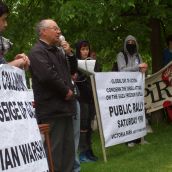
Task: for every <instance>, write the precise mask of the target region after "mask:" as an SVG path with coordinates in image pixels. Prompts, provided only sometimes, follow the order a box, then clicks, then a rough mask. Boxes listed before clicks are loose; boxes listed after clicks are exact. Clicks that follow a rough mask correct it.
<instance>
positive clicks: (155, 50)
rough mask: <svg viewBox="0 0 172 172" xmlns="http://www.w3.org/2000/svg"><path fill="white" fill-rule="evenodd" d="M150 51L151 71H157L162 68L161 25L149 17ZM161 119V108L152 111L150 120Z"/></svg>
mask: <svg viewBox="0 0 172 172" xmlns="http://www.w3.org/2000/svg"><path fill="white" fill-rule="evenodd" d="M150 28H151V35H150V37H151V53H152V73H155V72H157V71H159V70H160V69H161V68H162V45H161V42H162V41H161V26H160V20H158V19H151V20H150ZM162 119H163V110H162V109H161V110H158V111H155V112H153V113H152V122H153V123H158V122H161V121H162Z"/></svg>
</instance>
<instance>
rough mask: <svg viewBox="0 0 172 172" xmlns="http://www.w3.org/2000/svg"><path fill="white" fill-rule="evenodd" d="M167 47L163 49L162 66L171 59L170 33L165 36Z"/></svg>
mask: <svg viewBox="0 0 172 172" xmlns="http://www.w3.org/2000/svg"><path fill="white" fill-rule="evenodd" d="M166 43H167V48H165V49H164V51H163V66H166V65H167V64H168V63H169V62H170V61H172V35H169V36H168V37H167V38H166Z"/></svg>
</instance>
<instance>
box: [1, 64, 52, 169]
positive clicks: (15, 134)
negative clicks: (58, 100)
mask: <svg viewBox="0 0 172 172" xmlns="http://www.w3.org/2000/svg"><path fill="white" fill-rule="evenodd" d="M0 95H1V97H0V131H1V132H0V171H4V172H48V171H49V170H48V163H47V158H46V154H45V151H44V147H43V143H42V140H41V136H40V132H39V128H38V125H37V121H36V119H35V112H34V109H33V107H32V100H33V97H32V96H33V94H32V93H31V92H30V91H28V89H27V87H26V81H25V75H24V71H23V70H21V69H18V68H16V67H11V66H9V65H1V66H0Z"/></svg>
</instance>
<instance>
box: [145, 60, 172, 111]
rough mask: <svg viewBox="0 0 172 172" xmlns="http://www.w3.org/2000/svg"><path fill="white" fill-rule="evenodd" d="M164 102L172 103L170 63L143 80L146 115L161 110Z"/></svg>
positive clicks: (171, 71)
mask: <svg viewBox="0 0 172 172" xmlns="http://www.w3.org/2000/svg"><path fill="white" fill-rule="evenodd" d="M166 101H172V62H170V63H169V64H168V65H166V66H165V67H164V68H162V69H161V70H160V71H158V72H157V73H155V74H153V75H151V76H150V77H147V78H146V80H145V108H146V111H147V113H150V112H154V111H156V110H159V109H162V108H163V104H164V103H165V102H166Z"/></svg>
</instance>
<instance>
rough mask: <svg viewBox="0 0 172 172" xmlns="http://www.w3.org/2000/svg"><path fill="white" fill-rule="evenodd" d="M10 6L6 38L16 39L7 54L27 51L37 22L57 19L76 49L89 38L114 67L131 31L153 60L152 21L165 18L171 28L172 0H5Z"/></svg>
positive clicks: (104, 60) (10, 56) (144, 53)
mask: <svg viewBox="0 0 172 172" xmlns="http://www.w3.org/2000/svg"><path fill="white" fill-rule="evenodd" d="M6 3H7V4H8V5H9V7H10V9H11V14H10V16H9V26H8V30H7V32H6V37H8V38H10V39H11V41H12V42H14V48H13V50H12V51H11V52H10V54H8V56H9V58H13V57H14V55H15V54H17V53H19V52H28V51H29V49H30V48H31V46H32V45H33V43H34V42H35V41H36V36H35V30H34V26H35V24H36V23H37V22H38V21H39V20H41V19H44V18H52V19H55V20H56V21H57V23H58V25H59V26H60V27H61V29H62V32H63V33H64V34H65V37H66V39H67V40H69V41H70V43H71V44H72V46H73V47H74V48H75V43H76V42H77V41H79V40H81V39H86V40H88V41H90V43H91V45H92V48H93V49H94V50H96V51H97V54H98V56H99V61H100V62H101V63H102V64H105V66H106V69H108V67H109V69H110V68H111V66H110V65H111V64H112V61H114V60H115V58H116V54H117V53H118V51H120V50H121V49H122V46H123V40H124V38H125V37H126V36H127V35H128V34H133V35H134V36H136V37H137V39H138V41H139V45H140V52H141V54H142V55H143V56H145V57H146V60H147V61H149V62H150V60H151V58H150V42H151V41H150V39H151V35H150V34H151V32H150V31H151V29H150V20H151V19H152V18H153V19H158V20H159V21H163V23H164V30H165V31H163V32H162V39H164V33H165V34H168V32H169V33H170V32H171V30H172V13H171V10H172V1H171V0H94V1H93V0H70V1H69V0H48V1H47V0H6Z"/></svg>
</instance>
